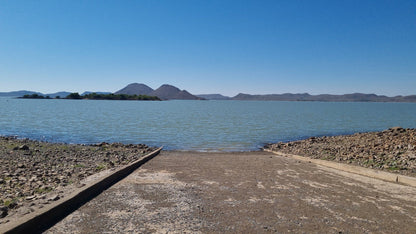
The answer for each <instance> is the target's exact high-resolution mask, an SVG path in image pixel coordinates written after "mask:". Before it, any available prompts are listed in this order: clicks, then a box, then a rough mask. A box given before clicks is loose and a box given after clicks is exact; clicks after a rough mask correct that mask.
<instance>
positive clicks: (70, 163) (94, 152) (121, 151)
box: [0, 137, 155, 225]
mask: <svg viewBox="0 0 416 234" xmlns="http://www.w3.org/2000/svg"><path fill="white" fill-rule="evenodd" d="M154 149H155V148H153V147H149V146H147V145H143V144H136V145H133V144H129V145H124V144H121V143H112V144H108V143H100V144H95V145H75V144H63V143H48V142H41V141H35V140H29V139H17V138H15V137H0V156H1V157H0V171H1V172H2V174H1V176H0V191H1V193H0V225H1V224H2V223H7V222H9V221H10V219H11V218H16V217H22V216H24V215H26V214H29V213H32V212H34V211H35V210H38V209H40V208H42V207H44V206H45V205H48V204H50V203H53V202H55V201H58V200H60V199H62V198H63V197H64V196H65V195H67V194H66V192H67V191H68V190H71V188H80V187H83V186H84V185H85V180H89V179H91V178H90V177H94V176H97V175H99V174H100V173H106V172H108V171H111V170H114V169H116V168H119V167H122V166H124V165H127V164H129V163H130V162H133V161H135V160H137V159H139V158H141V157H142V156H144V155H146V154H147V153H149V152H152V151H153V150H154Z"/></svg>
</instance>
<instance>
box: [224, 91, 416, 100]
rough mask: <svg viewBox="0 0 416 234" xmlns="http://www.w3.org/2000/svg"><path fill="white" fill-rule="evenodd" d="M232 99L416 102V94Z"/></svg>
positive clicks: (240, 96) (241, 96)
mask: <svg viewBox="0 0 416 234" xmlns="http://www.w3.org/2000/svg"><path fill="white" fill-rule="evenodd" d="M232 100H258V101H321V102H416V95H411V96H396V97H387V96H384V95H376V94H364V93H352V94H343V95H334V94H319V95H310V94H308V93H300V94H292V93H284V94H266V95H251V94H243V93H239V94H238V95H237V96H235V97H233V98H232Z"/></svg>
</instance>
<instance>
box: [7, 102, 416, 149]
mask: <svg viewBox="0 0 416 234" xmlns="http://www.w3.org/2000/svg"><path fill="white" fill-rule="evenodd" d="M392 126H402V127H405V128H415V127H416V104H414V103H326V102H274V101H265V102H262V101H164V102H140V101H95V100H30V99H11V98H0V135H15V136H18V137H28V138H32V139H40V140H44V141H51V142H66V143H86V144H88V143H98V142H103V141H105V142H123V143H145V144H149V145H152V146H161V145H164V146H165V149H177V150H199V151H217V150H219V151H243V150H256V149H258V147H261V146H262V145H263V144H264V143H268V142H277V141H289V140H296V139H303V138H306V137H309V136H321V135H337V134H349V133H354V132H363V131H378V130H383V129H386V128H389V127H392Z"/></svg>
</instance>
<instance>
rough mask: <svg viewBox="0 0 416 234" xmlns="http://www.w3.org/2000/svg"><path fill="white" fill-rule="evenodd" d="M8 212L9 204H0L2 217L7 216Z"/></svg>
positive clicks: (0, 216)
mask: <svg viewBox="0 0 416 234" xmlns="http://www.w3.org/2000/svg"><path fill="white" fill-rule="evenodd" d="M8 212H9V208H8V207H7V206H0V218H4V217H6V216H7V214H8Z"/></svg>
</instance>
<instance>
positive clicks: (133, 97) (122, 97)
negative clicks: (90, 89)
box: [66, 93, 160, 101]
mask: <svg viewBox="0 0 416 234" xmlns="http://www.w3.org/2000/svg"><path fill="white" fill-rule="evenodd" d="M66 99H92V100H140V101H160V98H158V97H156V96H147V95H128V94H113V93H111V94H98V93H90V94H86V95H83V96H81V95H79V93H71V94H69V95H68V96H67V97H66Z"/></svg>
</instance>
